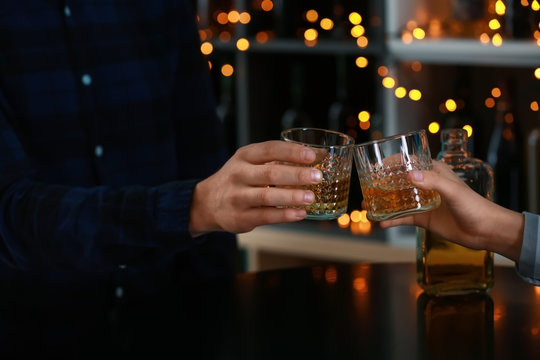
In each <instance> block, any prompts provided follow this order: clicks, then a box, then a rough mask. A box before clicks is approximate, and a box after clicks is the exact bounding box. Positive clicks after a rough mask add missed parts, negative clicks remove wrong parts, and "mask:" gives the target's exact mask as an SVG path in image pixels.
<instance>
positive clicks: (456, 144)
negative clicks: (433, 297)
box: [417, 129, 494, 295]
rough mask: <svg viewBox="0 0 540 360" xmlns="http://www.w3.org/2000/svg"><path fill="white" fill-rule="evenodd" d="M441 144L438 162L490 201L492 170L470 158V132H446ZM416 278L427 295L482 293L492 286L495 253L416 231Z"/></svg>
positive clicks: (449, 130)
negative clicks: (450, 169) (468, 149)
mask: <svg viewBox="0 0 540 360" xmlns="http://www.w3.org/2000/svg"><path fill="white" fill-rule="evenodd" d="M441 143H442V146H441V152H440V153H439V154H438V156H437V160H440V161H442V162H444V163H446V164H448V165H449V166H450V167H451V168H452V169H453V170H454V172H455V173H456V174H457V175H458V176H459V177H460V178H461V179H462V180H463V181H465V182H466V183H467V185H469V187H471V188H472V189H473V190H474V191H476V192H477V193H479V194H480V195H482V196H484V197H486V198H487V199H490V200H491V199H492V196H493V170H492V169H491V166H490V165H489V164H488V163H486V162H484V161H482V160H480V159H476V158H472V157H471V156H470V155H469V152H468V151H467V150H466V144H467V132H466V131H465V130H463V129H444V130H442V131H441ZM417 278H418V284H419V285H420V287H422V288H423V289H424V291H425V292H426V293H428V294H437V295H444V294H462V293H472V292H483V291H486V290H488V289H490V288H491V287H492V286H493V280H494V279H493V253H492V252H490V251H486V250H473V249H469V248H467V247H464V246H462V245H458V244H456V243H454V242H451V241H449V240H446V239H444V238H443V237H440V236H438V235H436V234H434V233H432V232H431V231H428V230H426V229H422V228H417Z"/></svg>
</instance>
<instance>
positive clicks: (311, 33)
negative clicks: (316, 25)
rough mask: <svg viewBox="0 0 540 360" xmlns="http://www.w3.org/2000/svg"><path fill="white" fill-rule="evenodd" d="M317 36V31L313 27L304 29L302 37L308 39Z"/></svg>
mask: <svg viewBox="0 0 540 360" xmlns="http://www.w3.org/2000/svg"><path fill="white" fill-rule="evenodd" d="M318 36H319V33H318V32H317V30H315V29H307V30H306V31H304V39H306V40H308V41H313V40H317V37H318Z"/></svg>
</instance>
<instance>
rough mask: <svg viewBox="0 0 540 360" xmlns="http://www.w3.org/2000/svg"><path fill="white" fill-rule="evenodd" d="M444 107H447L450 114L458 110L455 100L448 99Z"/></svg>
mask: <svg viewBox="0 0 540 360" xmlns="http://www.w3.org/2000/svg"><path fill="white" fill-rule="evenodd" d="M444 106H446V110H448V111H450V112H454V111H456V109H457V104H456V101H455V100H454V99H448V100H446V101H445V102H444Z"/></svg>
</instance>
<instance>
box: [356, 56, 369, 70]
mask: <svg viewBox="0 0 540 360" xmlns="http://www.w3.org/2000/svg"><path fill="white" fill-rule="evenodd" d="M355 63H356V66H358V67H359V68H365V67H366V66H368V59H367V58H365V57H363V56H359V57H357V58H356V61H355Z"/></svg>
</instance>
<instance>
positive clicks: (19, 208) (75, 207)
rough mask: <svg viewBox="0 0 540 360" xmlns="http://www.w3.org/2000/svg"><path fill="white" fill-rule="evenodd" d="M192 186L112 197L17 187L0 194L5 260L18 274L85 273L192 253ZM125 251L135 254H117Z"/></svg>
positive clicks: (114, 192) (104, 192) (106, 192)
mask: <svg viewBox="0 0 540 360" xmlns="http://www.w3.org/2000/svg"><path fill="white" fill-rule="evenodd" d="M192 186H193V184H192V183H180V182H175V183H169V184H165V185H161V186H158V187H135V186H133V187H125V188H119V189H112V188H109V187H91V188H81V187H69V186H59V185H45V184H40V183H35V182H32V181H30V180H27V179H25V180H20V181H17V182H15V183H13V184H11V185H10V186H9V187H5V188H3V189H2V191H1V192H0V209H1V212H2V213H3V214H4V216H3V217H2V218H1V219H0V237H1V239H2V240H3V242H4V245H5V246H2V247H1V250H2V252H4V253H3V254H2V258H3V259H4V261H8V262H9V263H10V265H11V266H13V267H17V268H29V267H34V266H35V265H36V264H50V265H53V266H54V265H60V266H63V267H80V266H85V265H83V264H87V265H88V266H91V265H92V262H93V261H94V260H96V259H100V262H105V263H115V262H116V263H129V262H130V261H131V258H130V257H131V256H136V254H139V253H141V252H143V251H144V250H148V249H157V248H160V247H166V248H170V249H171V251H173V250H181V249H182V248H190V247H192V246H193V245H194V240H193V239H191V237H190V236H189V233H188V216H189V213H188V211H189V198H190V196H191V192H192ZM128 248H129V249H135V250H137V251H133V252H131V251H118V249H128ZM134 254H135V255H134Z"/></svg>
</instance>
